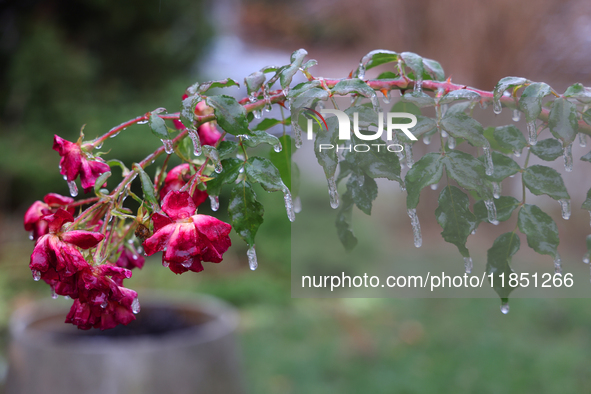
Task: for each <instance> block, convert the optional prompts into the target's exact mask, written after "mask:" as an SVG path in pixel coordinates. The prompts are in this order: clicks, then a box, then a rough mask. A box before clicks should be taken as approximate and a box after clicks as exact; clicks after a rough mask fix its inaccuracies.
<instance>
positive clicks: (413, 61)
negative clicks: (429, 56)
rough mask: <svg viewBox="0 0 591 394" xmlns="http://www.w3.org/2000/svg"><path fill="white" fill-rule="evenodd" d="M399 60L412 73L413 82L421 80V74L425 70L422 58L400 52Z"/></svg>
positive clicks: (410, 53)
mask: <svg viewBox="0 0 591 394" xmlns="http://www.w3.org/2000/svg"><path fill="white" fill-rule="evenodd" d="M400 58H401V59H402V61H403V62H404V65H405V66H406V67H408V68H409V69H410V70H411V71H412V72H413V74H414V75H415V80H419V79H422V78H423V72H424V71H425V69H424V67H423V58H422V57H421V56H419V55H417V54H416V53H412V52H402V53H401V54H400ZM407 74H408V73H407Z"/></svg>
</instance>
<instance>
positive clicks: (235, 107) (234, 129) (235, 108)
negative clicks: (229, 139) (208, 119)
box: [206, 95, 251, 135]
mask: <svg viewBox="0 0 591 394" xmlns="http://www.w3.org/2000/svg"><path fill="white" fill-rule="evenodd" d="M206 100H207V105H209V106H210V107H212V108H213V113H214V115H215V117H216V120H217V122H218V125H219V126H220V127H221V128H222V130H224V131H225V132H227V133H228V134H232V135H240V134H246V135H251V132H250V130H249V129H248V120H247V119H246V110H245V109H244V107H243V106H242V105H240V104H238V101H236V99H235V98H234V97H230V96H226V95H220V96H209V97H207V98H206Z"/></svg>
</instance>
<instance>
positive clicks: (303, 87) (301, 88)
mask: <svg viewBox="0 0 591 394" xmlns="http://www.w3.org/2000/svg"><path fill="white" fill-rule="evenodd" d="M321 85H322V84H321V82H320V81H319V80H317V79H315V80H313V81H307V82H302V83H298V84H297V85H296V86H294V87H293V88H291V89H290V90H289V93H288V94H287V98H294V97H297V96H299V95H300V94H303V93H304V92H306V91H308V90H310V89H312V88H317V87H319V86H321Z"/></svg>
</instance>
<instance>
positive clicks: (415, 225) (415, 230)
mask: <svg viewBox="0 0 591 394" xmlns="http://www.w3.org/2000/svg"><path fill="white" fill-rule="evenodd" d="M406 212H407V214H408V217H409V218H410V224H411V226H412V234H413V237H414V243H415V247H417V248H420V247H421V245H422V244H423V236H422V235H421V224H420V223H419V217H418V216H417V210H416V208H413V209H409V210H407V211H406Z"/></svg>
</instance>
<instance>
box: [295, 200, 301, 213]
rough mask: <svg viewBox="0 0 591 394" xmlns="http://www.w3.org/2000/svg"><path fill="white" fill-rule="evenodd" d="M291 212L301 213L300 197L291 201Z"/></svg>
mask: <svg viewBox="0 0 591 394" xmlns="http://www.w3.org/2000/svg"><path fill="white" fill-rule="evenodd" d="M293 211H294V212H295V213H300V212H302V200H301V199H300V196H297V197H296V198H295V199H294V200H293Z"/></svg>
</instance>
